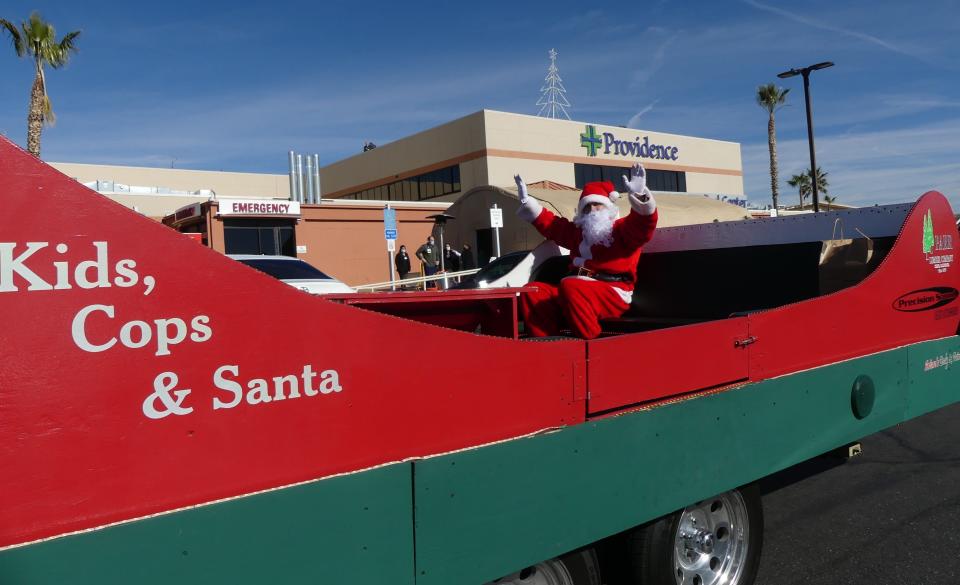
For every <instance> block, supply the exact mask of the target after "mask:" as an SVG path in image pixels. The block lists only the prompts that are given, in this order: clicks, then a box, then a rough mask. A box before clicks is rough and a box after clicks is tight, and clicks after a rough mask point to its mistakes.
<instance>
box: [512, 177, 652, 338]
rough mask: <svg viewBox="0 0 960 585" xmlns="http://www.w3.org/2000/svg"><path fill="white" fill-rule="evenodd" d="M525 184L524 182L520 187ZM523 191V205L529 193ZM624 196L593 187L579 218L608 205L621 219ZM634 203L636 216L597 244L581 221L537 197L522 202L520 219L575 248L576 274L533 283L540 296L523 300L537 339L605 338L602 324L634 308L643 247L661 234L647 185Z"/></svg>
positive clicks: (602, 185) (607, 186)
mask: <svg viewBox="0 0 960 585" xmlns="http://www.w3.org/2000/svg"><path fill="white" fill-rule="evenodd" d="M639 172H640V173H642V172H643V171H642V169H641V170H640V171H639ZM641 178H643V177H641ZM521 184H522V181H521V180H520V179H519V177H518V185H521ZM521 190H522V191H523V193H522V194H521V200H523V199H524V196H525V195H526V193H525V190H526V189H525V187H521ZM643 195H645V197H643ZM619 197H620V194H619V193H617V191H616V190H615V188H614V186H613V183H611V182H609V181H604V182H596V183H587V184H586V185H585V186H584V188H583V192H582V193H581V194H580V201H579V203H578V206H577V217H578V218H580V217H581V216H582V215H583V214H584V209H585V208H586V207H587V205H589V204H591V203H602V204H603V205H604V206H605V207H606V210H607V212H608V213H610V214H611V216H615V214H616V210H617V208H616V205H615V204H614V201H616V200H617V199H618V198H619ZM628 199H629V201H630V207H631V211H630V213H629V214H628V215H627V217H622V218H617V219H615V220H614V222H613V231H612V232H611V234H610V235H609V236H608V237H607V238H606V239H604V240H601V241H600V242H596V243H594V244H593V245H590V244H589V243H588V241H587V240H586V239H585V238H584V232H583V229H582V228H581V227H580V226H579V225H577V223H578V222H577V220H576V219H575V221H570V220H568V219H566V218H563V217H559V216H557V215H555V214H553V213H552V212H550V211H549V210H547V209H545V208H544V207H543V206H542V205H540V203H539V202H538V201H537V200H536V199H534V198H532V197H527V198H526V200H525V201H524V202H523V203H522V205H521V206H520V209H519V210H518V212H517V213H518V215H520V217H521V218H523V219H526V220H527V221H530V222H531V223H532V224H533V226H534V227H535V228H537V231H539V232H540V233H541V234H542V235H543V236H544V237H545V238H547V239H550V240H553V241H554V242H556V243H557V244H559V245H560V246H563V247H564V248H567V249H569V250H570V259H571V262H570V275H569V276H567V277H565V278H563V279H562V280H561V281H560V285H559V286H555V285H552V284H548V283H544V282H531V283H530V286H531V287H536V289H537V290H536V292H532V293H527V294H523V295H521V296H520V308H521V311H522V314H523V317H524V321H525V322H526V326H527V331H528V332H529V333H530V334H531V335H534V336H538V337H539V336H547V335H557V334H559V333H560V331H561V330H562V329H564V328H567V327H569V328H570V329H571V330H572V331H573V332H574V333H575V334H576V335H578V336H580V337H583V338H584V339H593V338H595V337H597V336H598V335H600V320H601V319H608V318H612V317H619V316H621V315H623V313H625V312H626V310H627V309H628V308H629V307H630V301H631V300H632V298H633V288H634V285H635V284H636V282H637V261H638V260H639V259H640V251H641V247H642V246H643V245H644V244H646V243H647V242H648V241H649V240H650V238H651V237H653V232H654V230H655V229H656V226H657V207H656V203H655V202H654V200H653V197H652V196H650V191H649V190H648V189H647V188H646V186H644V187H643V188H642V193H640V194H638V193H630V194H629V195H628ZM602 212H603V211H602V210H601V211H596V212H595V213H602Z"/></svg>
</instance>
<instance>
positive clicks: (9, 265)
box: [0, 242, 53, 292]
mask: <svg viewBox="0 0 960 585" xmlns="http://www.w3.org/2000/svg"><path fill="white" fill-rule="evenodd" d="M48 245H49V244H48V243H47V242H27V249H26V251H24V252H23V253H22V254H20V255H19V256H17V257H16V258H14V257H13V250H14V248H16V247H17V244H16V243H0V292H16V291H17V290H19V289H17V285H16V283H14V281H13V275H14V274H18V275H20V278H22V279H24V280H26V281H27V282H29V283H30V286H28V287H27V290H50V289H52V288H53V287H52V286H50V283H48V282H47V281H45V280H43V279H42V278H40V277H39V276H38V275H37V273H36V272H34V271H32V270H30V269H29V268H27V267H26V266H24V264H23V263H24V262H25V261H26V260H27V258H29V257H30V256H33V255H34V254H36V253H37V252H38V251H39V250H42V249H44V248H46V247H47V246H48Z"/></svg>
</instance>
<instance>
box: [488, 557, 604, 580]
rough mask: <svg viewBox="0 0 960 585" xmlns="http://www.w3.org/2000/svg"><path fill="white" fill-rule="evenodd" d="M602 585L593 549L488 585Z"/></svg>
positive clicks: (524, 570)
mask: <svg viewBox="0 0 960 585" xmlns="http://www.w3.org/2000/svg"><path fill="white" fill-rule="evenodd" d="M494 583H495V584H496V585H601V581H600V568H599V563H598V562H597V555H596V553H595V552H594V551H593V549H592V548H584V549H580V550H577V551H574V552H572V553H568V554H565V555H563V556H562V557H557V558H555V559H550V560H549V561H544V562H542V563H537V564H536V565H533V566H532V567H527V568H526V569H523V570H522V571H518V572H516V573H512V574H510V575H507V576H506V577H501V578H499V579H497V580H496V581H492V582H491V583H490V584H488V585H493V584H494Z"/></svg>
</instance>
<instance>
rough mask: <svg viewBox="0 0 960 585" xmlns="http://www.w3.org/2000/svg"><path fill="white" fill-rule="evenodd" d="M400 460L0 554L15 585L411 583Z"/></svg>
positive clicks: (405, 469)
mask: <svg viewBox="0 0 960 585" xmlns="http://www.w3.org/2000/svg"><path fill="white" fill-rule="evenodd" d="M410 473H411V469H410V465H409V464H398V465H393V466H389V467H384V468H380V469H375V470H371V471H365V472H361V473H357V474H353V475H347V476H341V477H335V478H331V479H326V480H321V481H317V482H313V483H309V484H304V485H299V486H295V487H289V488H284V489H279V490H276V491H271V492H267V493H262V494H257V495H253V496H249V497H243V498H239V499H236V500H231V501H226V502H221V503H217V504H211V505H207V506H201V507H198V508H193V509H189V510H184V511H180V512H175V513H172V514H166V515H162V516H157V517H154V518H148V519H144V520H138V521H134V522H129V523H126V524H120V525H117V526H112V527H109V528H104V529H101V530H96V531H93V532H88V533H83V534H76V535H72V536H67V537H63V538H57V539H54V540H50V541H47V542H42V543H37V544H32V545H28V546H24V547H20V548H13V549H9V550H6V551H2V552H0V583H3V584H10V585H20V584H23V585H46V584H50V585H66V584H69V585H82V584H89V585H112V584H117V585H121V584H122V585H130V584H133V583H136V584H137V585H153V584H157V585H159V584H164V585H194V584H196V585H219V584H227V583H229V584H247V583H250V584H254V583H256V584H270V585H280V584H285V583H291V584H292V583H298V584H300V583H316V584H326V583H330V584H334V583H336V584H341V583H343V584H345V583H355V584H358V585H361V584H362V585H366V584H371V585H372V584H380V583H390V584H391V585H393V584H397V585H405V584H406V585H412V584H413V573H414V569H413V527H412V520H413V513H412V509H411V508H412V500H411V477H410Z"/></svg>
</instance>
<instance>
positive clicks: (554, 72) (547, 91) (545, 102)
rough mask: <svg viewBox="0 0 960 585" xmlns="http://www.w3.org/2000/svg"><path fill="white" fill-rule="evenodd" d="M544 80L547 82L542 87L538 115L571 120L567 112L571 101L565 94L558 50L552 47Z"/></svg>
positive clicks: (538, 102)
mask: <svg viewBox="0 0 960 585" xmlns="http://www.w3.org/2000/svg"><path fill="white" fill-rule="evenodd" d="M544 81H545V82H546V83H545V85H544V86H543V87H541V88H540V99H539V100H537V105H538V106H541V107H540V112H539V113H537V115H538V116H545V117H547V118H560V117H563V118H566V119H567V120H569V119H570V115H569V114H567V110H566V108H569V107H570V102H568V101H567V98H566V96H564V94H565V93H567V89H566V88H565V87H563V80H561V79H560V70H559V69H557V51H556V50H555V49H550V69H548V70H547V76H546V77H545V78H544Z"/></svg>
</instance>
